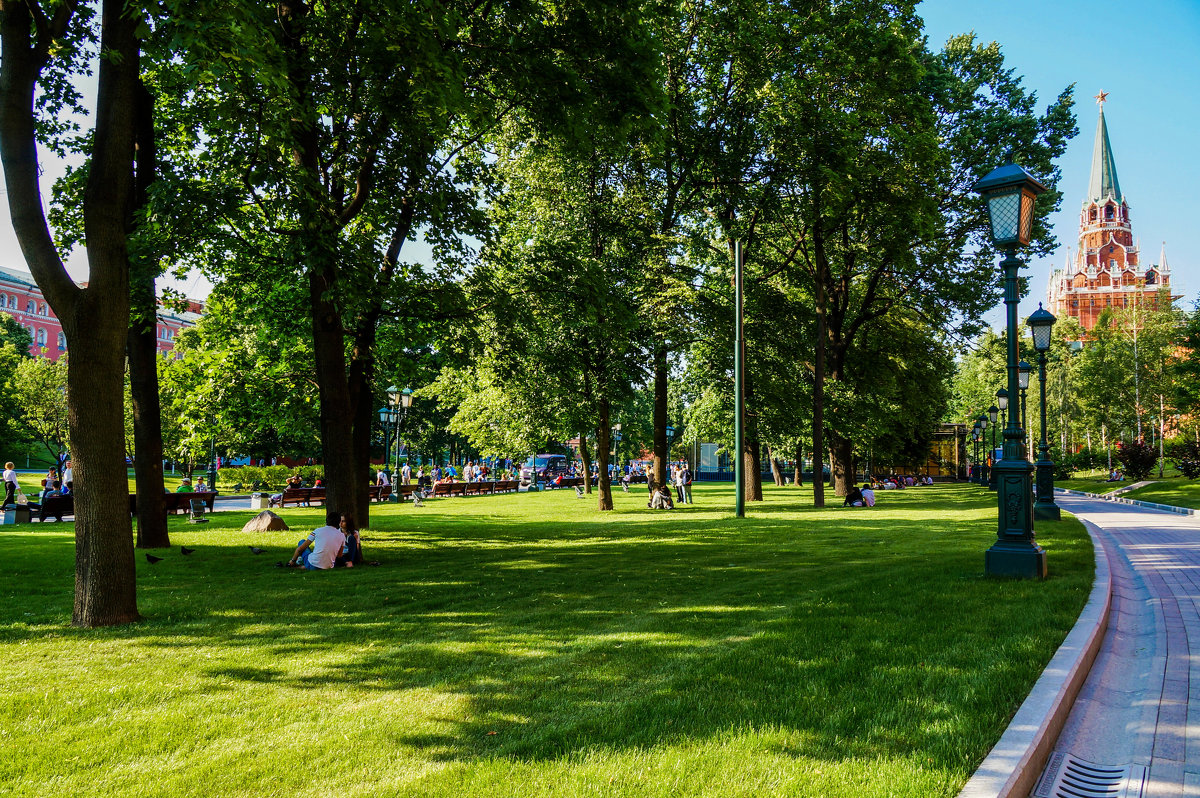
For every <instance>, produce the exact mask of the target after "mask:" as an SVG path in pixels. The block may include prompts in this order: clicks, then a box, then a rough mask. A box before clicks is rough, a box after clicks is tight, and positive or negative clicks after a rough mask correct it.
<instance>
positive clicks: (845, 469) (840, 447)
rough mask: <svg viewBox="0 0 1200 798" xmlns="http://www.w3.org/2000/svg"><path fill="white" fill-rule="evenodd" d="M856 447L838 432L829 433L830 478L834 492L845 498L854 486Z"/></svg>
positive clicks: (831, 431)
mask: <svg viewBox="0 0 1200 798" xmlns="http://www.w3.org/2000/svg"><path fill="white" fill-rule="evenodd" d="M854 476H855V474H854V445H853V443H851V441H850V440H849V439H847V438H843V437H842V436H841V435H840V434H838V432H837V431H836V430H830V432H829V477H830V482H831V484H832V487H833V492H834V494H835V495H837V496H845V495H846V493H847V492H848V491H849V490H850V488H851V487H852V486H853V485H854Z"/></svg>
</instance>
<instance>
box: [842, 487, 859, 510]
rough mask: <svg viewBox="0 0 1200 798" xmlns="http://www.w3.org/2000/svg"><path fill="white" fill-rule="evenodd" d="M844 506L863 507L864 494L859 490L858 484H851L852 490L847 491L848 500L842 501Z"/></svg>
mask: <svg viewBox="0 0 1200 798" xmlns="http://www.w3.org/2000/svg"><path fill="white" fill-rule="evenodd" d="M842 506H843V507H862V506H863V495H862V491H861V490H859V487H858V485H851V486H850V490H848V491H846V500H845V501H843V502H842Z"/></svg>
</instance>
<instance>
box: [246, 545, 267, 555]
mask: <svg viewBox="0 0 1200 798" xmlns="http://www.w3.org/2000/svg"><path fill="white" fill-rule="evenodd" d="M250 551H251V552H252V553H254V554H262V553H263V552H265V551H266V549H260V548H259V547H258V546H251V547H250Z"/></svg>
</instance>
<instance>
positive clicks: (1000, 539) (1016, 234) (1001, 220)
mask: <svg viewBox="0 0 1200 798" xmlns="http://www.w3.org/2000/svg"><path fill="white" fill-rule="evenodd" d="M975 190H976V191H978V192H979V193H980V194H981V195H982V196H983V198H984V199H985V200H987V204H988V221H989V222H990V223H991V233H992V242H993V243H994V244H995V245H996V248H997V249H1000V250H1003V251H1004V260H1002V261H1001V262H1000V267H1001V269H1003V272H1004V305H1005V308H1006V311H1007V313H1006V316H1007V319H1006V322H1007V323H1006V331H1007V335H1008V362H1007V366H1008V388H1007V390H1008V395H1009V396H1016V395H1017V391H1018V390H1019V387H1018V385H1019V382H1018V372H1017V361H1018V360H1019V359H1020V358H1019V357H1018V344H1019V343H1020V338H1019V335H1018V327H1017V302H1018V301H1019V300H1020V297H1019V296H1018V291H1017V272H1018V270H1019V269H1020V268H1021V261H1020V260H1018V259H1017V247H1022V246H1025V245H1027V244H1028V243H1029V240H1030V238H1031V237H1032V233H1033V206H1034V202H1035V201H1036V199H1037V196H1038V195H1039V194H1041V193H1043V192H1045V191H1046V187H1045V186H1043V185H1042V184H1041V183H1039V182H1038V181H1037V180H1036V179H1035V178H1034V177H1033V175H1031V174H1029V172H1026V171H1025V170H1024V169H1022V168H1021V167H1019V166H1017V165H1016V164H1014V163H1006V164H1004V165H1003V166H1001V167H999V168H997V169H995V170H993V171H992V172H991V173H990V174H988V175H987V177H985V178H983V179H982V180H980V181H979V182H978V183H976V184H975ZM1009 416H1010V417H1009V419H1008V423H1007V425H1006V426H1005V428H1004V449H1003V455H1002V457H1001V458H1000V462H998V463H997V464H996V468H995V471H996V481H997V485H998V492H999V513H998V516H999V518H998V525H997V526H998V528H997V539H996V542H995V543H994V544H992V547H991V548H990V549H988V552H987V556H986V558H985V561H984V563H985V564H984V569H985V571H986V572H987V573H988V575H990V576H1016V577H1024V578H1039V579H1040V578H1044V577H1045V576H1046V551H1045V549H1043V548H1042V547H1041V546H1039V545H1037V543H1036V541H1035V540H1034V534H1033V464H1032V463H1030V462H1029V461H1028V460H1026V459H1025V458H1023V457H1022V456H1021V448H1022V446H1021V437H1022V434H1023V433H1022V432H1021V429H1020V426H1019V425H1018V424H1017V423H1016V420H1015V418H1016V413H1010V414H1009Z"/></svg>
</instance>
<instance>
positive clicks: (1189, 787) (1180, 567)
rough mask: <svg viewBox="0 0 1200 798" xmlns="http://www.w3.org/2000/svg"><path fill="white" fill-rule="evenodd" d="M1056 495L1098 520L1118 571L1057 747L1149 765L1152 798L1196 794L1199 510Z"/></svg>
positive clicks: (1095, 758) (1199, 750) (1199, 771)
mask: <svg viewBox="0 0 1200 798" xmlns="http://www.w3.org/2000/svg"><path fill="white" fill-rule="evenodd" d="M1055 501H1056V502H1058V504H1059V505H1060V506H1061V507H1062V508H1063V509H1064V510H1069V511H1070V512H1071V513H1073V514H1074V515H1075V516H1076V517H1077V518H1079V519H1080V520H1083V521H1086V522H1088V523H1090V524H1092V525H1093V529H1094V531H1096V532H1097V534H1098V536H1099V538H1100V539H1101V540H1102V541H1103V543H1104V546H1105V549H1106V550H1107V552H1108V561H1109V567H1110V568H1111V570H1112V578H1113V602H1112V610H1111V614H1110V616H1109V619H1110V620H1109V628H1108V632H1107V633H1106V635H1105V639H1104V643H1103V645H1102V648H1101V650H1100V653H1099V654H1098V655H1097V657H1096V662H1095V664H1094V665H1093V667H1092V670H1091V673H1090V674H1089V676H1088V679H1087V682H1086V683H1085V684H1084V686H1083V689H1082V690H1081V691H1080V693H1079V697H1078V699H1076V702H1075V704H1074V706H1073V707H1072V709H1071V714H1070V717H1069V718H1068V719H1067V723H1066V726H1065V727H1064V728H1063V731H1062V734H1061V735H1059V739H1058V743H1057V744H1056V745H1055V750H1056V751H1063V752H1067V753H1070V754H1074V755H1075V756H1077V757H1080V758H1082V759H1086V760H1090V761H1092V762H1096V763H1100V764H1105V765H1126V764H1138V765H1145V766H1148V767H1149V768H1150V773H1149V782H1148V784H1147V786H1146V789H1145V792H1144V793H1143V794H1144V795H1145V796H1146V797H1147V798H1151V797H1153V798H1157V797H1158V796H1197V798H1200V518H1197V517H1189V516H1180V515H1173V514H1171V513H1164V512H1159V511H1155V510H1148V509H1142V508H1138V507H1129V506H1126V505H1121V504H1114V503H1111V502H1105V501H1102V500H1097V499H1088V498H1083V497H1076V496H1065V495H1064V496H1056V497H1055ZM1193 651H1194V652H1195V653H1196V656H1195V657H1193V655H1192V652H1193ZM1193 675H1194V676H1195V677H1196V678H1192V677H1193ZM1191 698H1195V699H1196V702H1195V703H1191V702H1190V699H1191Z"/></svg>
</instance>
